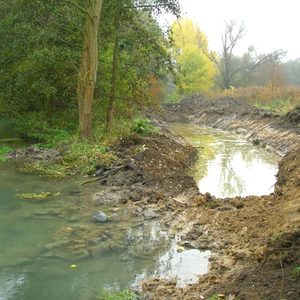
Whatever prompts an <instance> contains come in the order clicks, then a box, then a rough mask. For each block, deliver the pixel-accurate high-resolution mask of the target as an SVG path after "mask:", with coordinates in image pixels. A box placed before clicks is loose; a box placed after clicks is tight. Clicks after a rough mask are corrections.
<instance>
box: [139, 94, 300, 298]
mask: <svg viewBox="0 0 300 300" xmlns="http://www.w3.org/2000/svg"><path fill="white" fill-rule="evenodd" d="M222 101H223V100H219V101H215V102H214V103H213V104H212V103H211V102H209V103H208V101H206V100H204V99H200V100H199V99H198V98H191V99H190V100H189V101H187V102H184V103H183V104H181V105H180V106H169V107H167V120H168V121H176V122H178V121H180V122H183V121H184V122H193V123H197V124H205V125H209V126H214V127H217V128H221V129H224V130H235V131H239V132H240V133H241V132H243V131H244V133H245V135H247V137H248V138H252V139H253V140H255V139H259V140H260V142H261V144H266V145H270V146H271V147H272V148H274V149H276V150H277V151H280V152H281V153H286V152H288V151H289V153H288V154H287V155H285V156H284V158H283V159H282V161H281V163H280V166H279V173H278V181H277V184H276V188H275V193H273V194H271V195H269V196H262V197H254V196H249V197H245V198H241V197H235V198H231V199H225V200H224V199H215V198H214V197H211V196H210V195H202V194H200V193H196V194H193V195H188V196H185V197H183V198H181V203H180V204H178V205H176V207H177V210H176V213H174V214H173V215H172V216H171V217H169V218H166V219H165V224H167V225H168V226H169V227H170V228H172V229H173V230H174V231H176V232H181V234H182V239H183V241H185V243H184V244H185V245H189V246H190V247H195V248H199V249H210V250H211V251H212V252H213V255H212V257H211V259H210V272H209V273H208V274H207V275H205V276H202V277H200V279H199V282H198V283H197V284H195V285H191V286H188V287H186V288H183V289H182V288H177V287H176V283H174V282H163V281H160V280H152V281H149V282H147V283H145V284H144V285H143V291H144V293H145V294H146V295H147V299H165V300H167V299H168V300H169V299H185V300H190V299H240V300H256V299H257V300H262V299H270V300H273V299H291V300H296V299H300V272H299V266H300V172H299V170H300V147H299V145H300V143H299V141H300V139H299V138H300V135H299V129H298V128H297V127H296V126H295V125H294V124H292V123H289V122H287V120H286V119H285V118H281V117H274V116H271V115H270V116H264V115H261V112H260V111H258V110H256V109H254V108H252V107H249V106H248V105H245V104H242V103H240V102H239V101H236V100H233V99H227V100H225V102H222ZM292 149H293V150H292ZM174 216H176V217H174ZM212 295H215V298H210V297H211V296H212ZM218 295H219V296H218Z"/></svg>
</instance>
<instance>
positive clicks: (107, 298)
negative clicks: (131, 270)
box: [98, 290, 142, 300]
mask: <svg viewBox="0 0 300 300" xmlns="http://www.w3.org/2000/svg"><path fill="white" fill-rule="evenodd" d="M98 299H99V300H142V298H141V296H139V295H137V294H136V293H135V292H133V291H130V290H124V291H121V292H109V291H106V290H103V291H102V292H101V293H100V296H99V298H98Z"/></svg>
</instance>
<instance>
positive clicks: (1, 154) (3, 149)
mask: <svg viewBox="0 0 300 300" xmlns="http://www.w3.org/2000/svg"><path fill="white" fill-rule="evenodd" d="M12 150H13V148H12V147H10V146H0V162H4V161H5V160H6V155H7V154H8V153H9V152H11V151H12Z"/></svg>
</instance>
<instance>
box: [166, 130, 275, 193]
mask: <svg viewBox="0 0 300 300" xmlns="http://www.w3.org/2000/svg"><path fill="white" fill-rule="evenodd" d="M171 129H172V130H173V131H174V132H175V133H176V134H179V135H181V136H183V137H184V138H185V139H186V140H188V141H189V142H190V143H191V144H192V145H194V146H195V147H197V148H198V150H199V158H198V160H197V162H196V164H195V166H194V172H193V176H194V178H195V180H196V181H197V184H198V187H199V190H200V192H202V193H206V192H209V193H210V194H212V195H214V196H217V197H220V198H225V197H233V196H249V195H257V196H259V195H267V194H270V193H272V192H273V191H274V184H275V182H276V174H277V172H278V162H279V160H280V157H279V156H277V155H275V154H272V153H268V152H267V151H266V150H265V149H262V148H261V147H259V146H254V145H252V144H251V143H249V142H247V141H246V140H245V139H244V138H243V137H242V136H240V135H237V134H230V133H225V132H223V131H220V130H217V129H213V128H207V127H201V126H197V125H192V124H172V125H171Z"/></svg>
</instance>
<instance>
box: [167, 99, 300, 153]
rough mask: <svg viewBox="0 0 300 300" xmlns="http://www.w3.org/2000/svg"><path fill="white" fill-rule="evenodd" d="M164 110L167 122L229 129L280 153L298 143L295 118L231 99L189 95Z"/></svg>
mask: <svg viewBox="0 0 300 300" xmlns="http://www.w3.org/2000/svg"><path fill="white" fill-rule="evenodd" d="M165 112H166V113H165V118H166V121H167V122H186V123H194V124H199V125H206V126H210V127H214V128H218V129H221V130H226V131H233V132H236V133H238V134H242V135H244V136H245V137H246V138H247V139H248V140H250V141H252V142H253V143H255V144H261V145H262V146H263V147H269V148H270V150H271V151H275V152H276V153H278V154H279V155H281V156H282V155H284V154H286V153H288V152H289V151H291V150H293V149H295V148H296V147H297V145H299V144H300V128H299V126H297V123H295V122H294V119H295V118H289V117H280V116H278V115H273V114H271V113H268V112H265V111H261V110H259V109H256V108H255V107H253V106H250V105H248V104H247V103H245V102H243V101H240V100H237V99H233V98H222V99H217V100H206V99H205V98H203V97H202V96H192V97H188V98H186V99H184V100H183V101H182V102H181V103H180V104H168V105H166V106H165Z"/></svg>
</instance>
